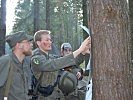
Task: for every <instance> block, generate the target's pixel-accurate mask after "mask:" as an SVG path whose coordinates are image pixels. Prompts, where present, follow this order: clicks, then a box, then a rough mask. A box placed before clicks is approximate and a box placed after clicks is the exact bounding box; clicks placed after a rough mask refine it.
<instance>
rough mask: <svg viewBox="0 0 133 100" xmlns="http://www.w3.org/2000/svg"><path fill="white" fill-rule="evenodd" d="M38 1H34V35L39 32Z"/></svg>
mask: <svg viewBox="0 0 133 100" xmlns="http://www.w3.org/2000/svg"><path fill="white" fill-rule="evenodd" d="M39 1H40V0H34V33H35V32H36V31H38V30H39V25H40V24H39V11H40V10H39Z"/></svg>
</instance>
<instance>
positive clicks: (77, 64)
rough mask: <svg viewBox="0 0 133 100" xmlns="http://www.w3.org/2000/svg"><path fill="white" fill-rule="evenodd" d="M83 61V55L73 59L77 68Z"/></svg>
mask: <svg viewBox="0 0 133 100" xmlns="http://www.w3.org/2000/svg"><path fill="white" fill-rule="evenodd" d="M84 59H85V56H84V55H83V54H81V53H80V54H79V55H78V56H77V57H76V58H75V63H76V66H79V65H80V64H81V63H83V61H84Z"/></svg>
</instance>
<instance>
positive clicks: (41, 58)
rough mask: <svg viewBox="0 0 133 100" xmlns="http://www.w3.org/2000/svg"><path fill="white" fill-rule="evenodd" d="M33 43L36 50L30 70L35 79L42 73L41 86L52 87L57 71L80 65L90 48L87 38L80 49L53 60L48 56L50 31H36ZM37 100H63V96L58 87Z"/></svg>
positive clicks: (52, 57) (50, 42)
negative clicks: (48, 94)
mask: <svg viewBox="0 0 133 100" xmlns="http://www.w3.org/2000/svg"><path fill="white" fill-rule="evenodd" d="M34 42H35V43H36V45H37V47H38V48H37V49H36V50H35V51H34V53H33V55H32V59H31V61H32V69H33V73H34V75H35V76H36V78H39V77H40V75H41V73H43V76H42V78H41V86H48V85H53V84H54V83H55V81H56V78H57V75H58V70H59V69H62V68H65V67H68V66H71V65H76V64H80V63H82V62H83V59H82V58H84V55H83V54H85V53H87V52H88V49H89V48H90V45H89V43H90V38H87V39H86V40H85V41H84V42H83V43H82V45H81V46H80V48H79V49H78V50H76V51H74V52H73V53H72V54H69V55H67V56H65V57H61V58H56V59H55V57H54V56H51V55H50V54H49V51H50V50H51V44H52V41H51V36H50V31H48V30H40V31H37V32H36V33H35V35H34ZM82 53H83V54H82ZM77 56H80V57H77ZM76 57H77V58H76ZM51 71H52V72H51ZM39 100H64V95H63V94H62V92H61V91H60V90H59V88H58V86H56V87H55V88H54V91H53V93H52V94H51V95H50V96H48V97H44V96H41V95H40V96H39Z"/></svg>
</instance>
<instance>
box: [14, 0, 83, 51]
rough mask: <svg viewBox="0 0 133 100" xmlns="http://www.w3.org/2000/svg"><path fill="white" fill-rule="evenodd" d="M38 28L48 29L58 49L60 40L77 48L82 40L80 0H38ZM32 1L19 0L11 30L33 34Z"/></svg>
mask: <svg viewBox="0 0 133 100" xmlns="http://www.w3.org/2000/svg"><path fill="white" fill-rule="evenodd" d="M38 1H39V10H38V12H37V13H39V14H38V18H39V19H38V20H39V21H38V26H39V29H50V30H51V32H52V33H51V34H52V36H53V37H52V38H53V40H54V42H55V44H57V45H56V46H57V48H58V49H60V45H61V44H62V42H70V43H71V44H72V47H73V49H74V50H75V49H77V48H78V47H79V45H80V43H81V41H82V40H83V38H82V37H83V36H82V35H83V34H81V33H82V30H81V28H80V27H79V25H80V24H82V18H83V17H82V4H81V2H82V0H76V1H75V0H38ZM33 17H34V1H33V0H20V1H19V2H18V6H17V7H16V22H15V25H14V28H13V31H17V30H25V31H26V32H28V33H29V34H34V31H33V30H34V18H33Z"/></svg>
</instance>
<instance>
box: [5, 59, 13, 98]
mask: <svg viewBox="0 0 133 100" xmlns="http://www.w3.org/2000/svg"><path fill="white" fill-rule="evenodd" d="M9 67H10V68H9V73H8V78H7V82H6V85H5V93H4V96H5V97H8V95H9V90H10V87H11V80H12V75H13V66H12V64H11V59H10V60H9Z"/></svg>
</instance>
